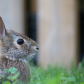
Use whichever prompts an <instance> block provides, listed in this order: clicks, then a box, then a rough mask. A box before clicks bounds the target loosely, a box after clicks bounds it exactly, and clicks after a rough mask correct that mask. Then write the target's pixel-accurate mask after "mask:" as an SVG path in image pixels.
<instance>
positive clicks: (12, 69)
mask: <svg viewBox="0 0 84 84" xmlns="http://www.w3.org/2000/svg"><path fill="white" fill-rule="evenodd" d="M8 71H9V72H10V73H11V74H14V73H15V72H16V71H17V69H16V68H15V67H11V68H10V69H9V70H8Z"/></svg>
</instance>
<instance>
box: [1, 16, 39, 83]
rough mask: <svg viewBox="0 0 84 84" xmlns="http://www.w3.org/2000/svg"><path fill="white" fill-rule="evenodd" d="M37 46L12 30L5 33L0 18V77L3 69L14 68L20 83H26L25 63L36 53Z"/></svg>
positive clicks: (26, 71) (26, 69)
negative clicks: (17, 72) (18, 73)
mask: <svg viewBox="0 0 84 84" xmlns="http://www.w3.org/2000/svg"><path fill="white" fill-rule="evenodd" d="M38 49H39V48H38V44H37V43H36V42H35V41H33V40H32V39H30V38H28V37H26V36H25V35H22V34H20V33H17V32H15V31H13V30H10V31H7V30H6V28H5V26H4V23H3V21H2V19H1V17H0V71H1V73H0V75H3V76H5V72H4V71H3V70H4V69H9V68H10V67H15V68H17V70H18V71H19V72H20V77H19V79H21V80H22V81H26V82H27V81H28V76H29V75H28V74H29V70H28V68H27V61H29V60H30V59H32V58H33V57H34V55H35V54H36V53H37V52H38Z"/></svg>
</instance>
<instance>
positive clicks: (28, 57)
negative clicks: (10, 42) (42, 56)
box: [27, 53, 36, 61]
mask: <svg viewBox="0 0 84 84" xmlns="http://www.w3.org/2000/svg"><path fill="white" fill-rule="evenodd" d="M35 55H36V53H32V54H31V53H30V54H29V55H28V56H27V60H28V61H30V60H31V59H32V58H33V57H34V56H35Z"/></svg>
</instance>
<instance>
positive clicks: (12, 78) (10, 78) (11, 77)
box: [7, 72, 20, 81]
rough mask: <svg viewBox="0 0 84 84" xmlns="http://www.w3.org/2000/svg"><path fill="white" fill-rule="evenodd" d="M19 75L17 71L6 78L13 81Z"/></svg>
mask: <svg viewBox="0 0 84 84" xmlns="http://www.w3.org/2000/svg"><path fill="white" fill-rule="evenodd" d="M19 76H20V72H18V73H15V74H14V75H13V76H12V75H11V76H9V77H8V78H7V79H9V80H11V81H14V80H16V79H17V78H18V77H19Z"/></svg>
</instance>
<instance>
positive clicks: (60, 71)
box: [29, 61, 84, 84]
mask: <svg viewBox="0 0 84 84" xmlns="http://www.w3.org/2000/svg"><path fill="white" fill-rule="evenodd" d="M31 73H32V74H31V82H30V83H29V84H84V61H83V62H82V63H79V65H78V67H77V68H76V67H74V66H73V65H71V69H66V68H65V67H62V66H60V67H59V66H55V67H51V66H48V68H47V70H43V69H42V68H40V67H39V68H36V67H31Z"/></svg>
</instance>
